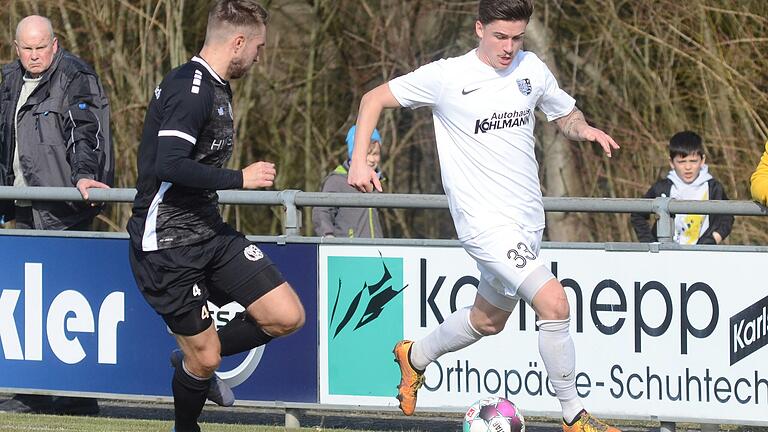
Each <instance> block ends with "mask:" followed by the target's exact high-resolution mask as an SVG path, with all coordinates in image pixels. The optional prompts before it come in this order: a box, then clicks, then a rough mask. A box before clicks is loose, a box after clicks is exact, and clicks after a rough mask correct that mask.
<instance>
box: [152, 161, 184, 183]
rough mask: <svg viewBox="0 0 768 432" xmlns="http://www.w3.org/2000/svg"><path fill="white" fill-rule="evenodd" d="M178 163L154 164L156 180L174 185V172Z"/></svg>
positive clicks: (164, 162)
mask: <svg viewBox="0 0 768 432" xmlns="http://www.w3.org/2000/svg"><path fill="white" fill-rule="evenodd" d="M178 166H179V161H157V162H156V163H155V175H156V176H157V178H158V180H160V181H162V182H168V183H176V181H175V180H176V172H177V169H176V168H177V167H178Z"/></svg>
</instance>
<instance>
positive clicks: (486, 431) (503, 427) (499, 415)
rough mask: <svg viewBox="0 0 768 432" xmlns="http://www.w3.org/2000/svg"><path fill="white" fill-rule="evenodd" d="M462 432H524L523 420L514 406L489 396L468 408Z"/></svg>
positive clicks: (501, 399)
mask: <svg viewBox="0 0 768 432" xmlns="http://www.w3.org/2000/svg"><path fill="white" fill-rule="evenodd" d="M464 432H525V420H524V419H523V414H522V413H521V412H520V410H519V409H518V408H517V407H516V406H515V404H513V403H512V402H510V401H508V400H506V399H504V398H502V397H496V396H491V397H487V398H483V399H480V400H479V401H477V402H475V403H473V404H472V406H471V407H469V409H468V410H467V413H466V414H464Z"/></svg>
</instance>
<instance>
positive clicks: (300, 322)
mask: <svg viewBox="0 0 768 432" xmlns="http://www.w3.org/2000/svg"><path fill="white" fill-rule="evenodd" d="M305 322H306V316H305V313H304V308H303V307H302V306H301V304H299V305H298V307H296V308H293V309H292V310H291V311H288V312H286V313H284V314H281V316H280V318H279V319H278V320H275V322H272V323H269V324H266V325H263V326H262V328H263V329H264V331H265V332H267V333H269V334H270V335H272V336H275V337H278V336H286V335H289V334H291V333H293V332H295V331H297V330H299V329H300V328H302V327H303V326H304V323H305Z"/></svg>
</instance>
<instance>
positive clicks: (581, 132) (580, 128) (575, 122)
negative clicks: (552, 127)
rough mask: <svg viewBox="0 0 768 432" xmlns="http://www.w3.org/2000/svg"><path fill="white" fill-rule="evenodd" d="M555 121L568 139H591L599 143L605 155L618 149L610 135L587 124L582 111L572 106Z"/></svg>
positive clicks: (609, 154)
mask: <svg viewBox="0 0 768 432" xmlns="http://www.w3.org/2000/svg"><path fill="white" fill-rule="evenodd" d="M555 123H556V124H557V126H558V127H559V128H560V131H561V132H563V135H565V136H566V138H568V139H569V140H573V141H593V142H596V143H598V144H600V147H602V148H603V151H604V152H605V155H606V156H608V157H611V150H618V149H619V145H618V144H616V141H614V140H613V138H611V136H610V135H608V134H607V133H605V132H603V131H601V130H600V129H598V128H594V127H592V126H590V125H588V124H587V121H586V120H585V119H584V113H582V112H581V111H580V110H579V109H578V108H575V107H574V108H573V111H571V113H570V114H568V115H566V116H564V117H560V118H559V119H557V120H555Z"/></svg>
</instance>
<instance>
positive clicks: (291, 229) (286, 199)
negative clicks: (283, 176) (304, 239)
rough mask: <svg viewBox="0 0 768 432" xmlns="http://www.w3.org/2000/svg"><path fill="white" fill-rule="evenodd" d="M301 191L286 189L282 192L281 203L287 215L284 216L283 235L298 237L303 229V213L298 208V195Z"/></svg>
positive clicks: (280, 195)
mask: <svg viewBox="0 0 768 432" xmlns="http://www.w3.org/2000/svg"><path fill="white" fill-rule="evenodd" d="M299 192H300V191H298V190H296V189H286V190H283V191H280V194H279V197H280V201H282V203H283V207H284V208H285V213H284V215H283V234H285V235H287V236H290V235H298V234H299V230H300V229H301V212H300V211H299V209H298V208H296V194H297V193H299Z"/></svg>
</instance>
